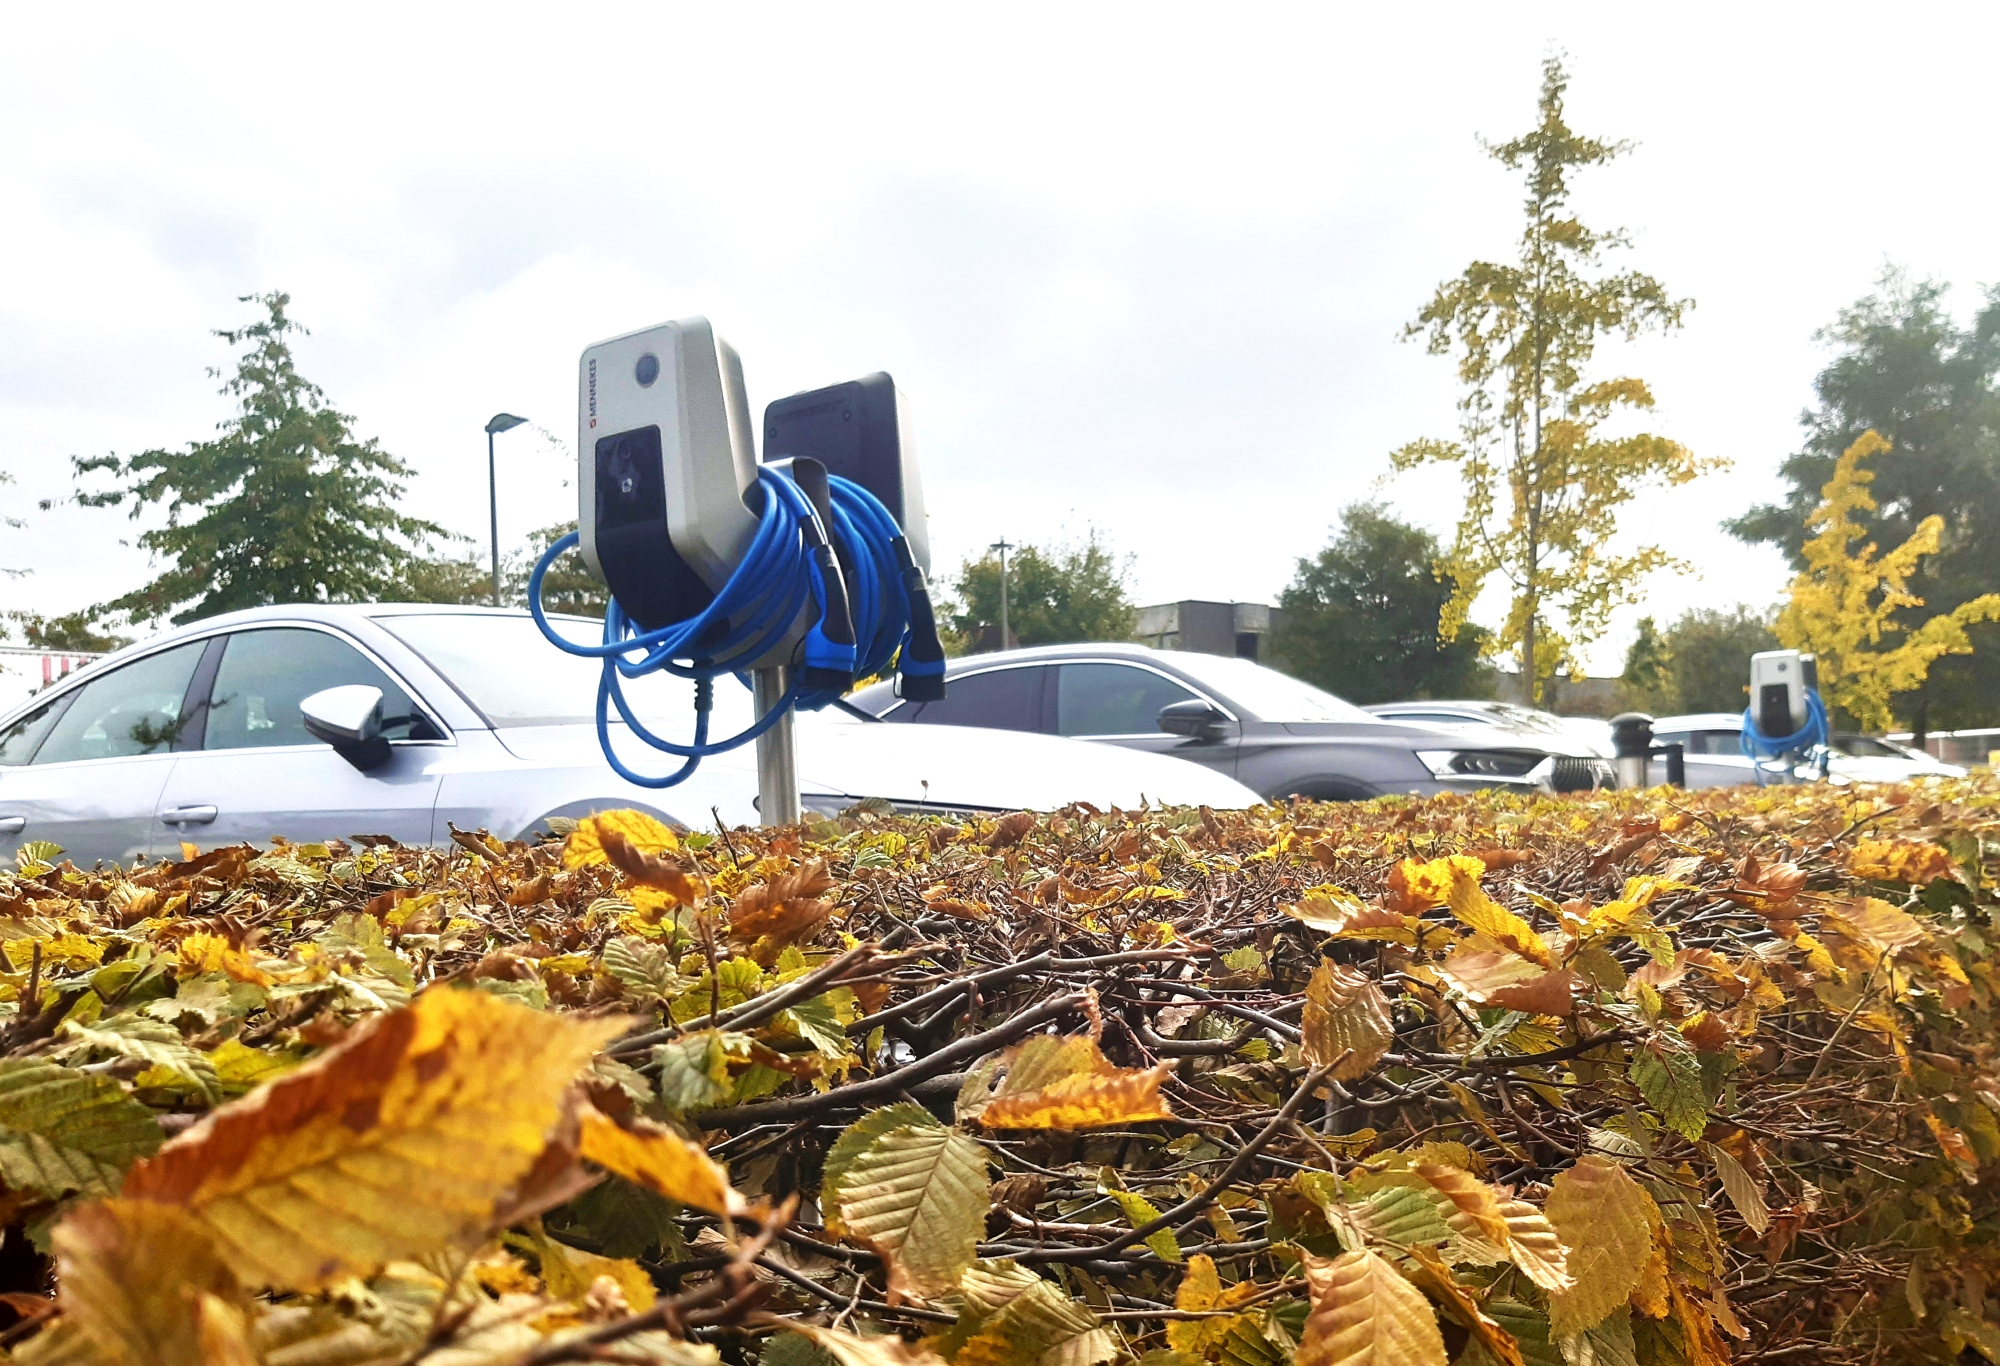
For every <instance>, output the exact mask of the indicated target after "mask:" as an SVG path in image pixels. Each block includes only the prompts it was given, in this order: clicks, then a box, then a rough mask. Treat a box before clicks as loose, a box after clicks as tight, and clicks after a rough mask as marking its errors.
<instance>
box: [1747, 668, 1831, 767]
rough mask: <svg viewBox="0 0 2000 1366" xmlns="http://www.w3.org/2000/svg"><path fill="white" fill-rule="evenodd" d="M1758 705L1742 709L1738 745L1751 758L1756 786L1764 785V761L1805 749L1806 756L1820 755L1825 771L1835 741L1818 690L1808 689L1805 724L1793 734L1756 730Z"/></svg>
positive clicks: (1824, 705)
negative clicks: (1741, 727) (1775, 734)
mask: <svg viewBox="0 0 2000 1366" xmlns="http://www.w3.org/2000/svg"><path fill="white" fill-rule="evenodd" d="M1755 712H1756V708H1754V707H1745V708H1744V709H1743V733H1742V735H1741V736H1740V737H1739V738H1738V741H1737V744H1738V747H1739V748H1740V749H1742V751H1743V754H1744V756H1745V757H1746V758H1748V759H1749V760H1750V771H1751V772H1752V773H1753V774H1755V775H1756V778H1757V786H1759V787H1763V786H1764V785H1765V778H1764V762H1765V761H1766V760H1769V759H1780V758H1783V757H1784V756H1785V755H1787V754H1794V753H1799V752H1803V753H1804V754H1805V755H1806V756H1807V757H1811V756H1813V755H1814V754H1817V755H1819V757H1820V763H1821V768H1822V771H1823V770H1824V768H1825V753H1826V749H1827V746H1828V744H1829V743H1830V742H1831V741H1832V738H1833V733H1832V729H1831V728H1830V727H1829V726H1828V724H1827V719H1826V704H1825V703H1824V702H1822V701H1820V700H1819V690H1818V689H1816V688H1807V689H1806V723H1805V725H1803V726H1801V727H1800V728H1799V729H1798V730H1796V731H1794V732H1792V734H1790V735H1778V736H1770V735H1766V734H1764V732H1763V731H1761V730H1758V729H1757V717H1756V715H1755Z"/></svg>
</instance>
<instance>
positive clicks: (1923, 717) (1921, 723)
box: [1910, 687, 1931, 749]
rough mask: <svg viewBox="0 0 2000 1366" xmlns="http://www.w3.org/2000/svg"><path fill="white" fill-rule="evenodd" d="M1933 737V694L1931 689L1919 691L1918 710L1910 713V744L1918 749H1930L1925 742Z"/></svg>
mask: <svg viewBox="0 0 2000 1366" xmlns="http://www.w3.org/2000/svg"><path fill="white" fill-rule="evenodd" d="M1930 736H1931V694H1930V689H1929V688H1927V687H1926V688H1920V689H1919V690H1918V691H1917V706H1916V710H1915V711H1913V712H1911V713H1910V743H1911V744H1912V745H1914V746H1916V748H1918V749H1928V748H1929V746H1928V745H1926V744H1925V743H1924V742H1925V741H1927V740H1929V739H1930Z"/></svg>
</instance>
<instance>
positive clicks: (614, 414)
mask: <svg viewBox="0 0 2000 1366" xmlns="http://www.w3.org/2000/svg"><path fill="white" fill-rule="evenodd" d="M577 400H578V401H577V472H578V509H577V512H578V518H577V520H578V530H577V531H576V532H574V533H571V534H570V535H568V536H565V537H563V538H562V539H561V540H558V541H557V542H556V543H555V544H554V545H553V546H551V547H550V548H549V550H548V551H547V553H545V554H544V555H543V556H542V558H541V560H540V561H539V562H538V563H537V564H536V566H535V568H534V571H533V572H532V574H531V575H530V577H529V604H528V605H529V609H530V611H531V612H532V613H533V615H534V618H535V621H536V622H537V624H538V625H539V626H540V627H541V629H542V632H543V634H544V635H545V636H546V637H547V638H548V639H549V640H550V642H551V643H553V644H554V645H556V646H557V647H558V648H560V649H563V650H565V651H567V652H569V653H571V654H577V655H584V656H587V657H591V658H596V659H599V660H600V661H601V662H602V673H601V675H600V682H599V685H598V696H597V708H596V720H597V731H598V742H599V744H600V746H601V747H602V749H603V751H604V756H605V758H606V760H607V761H608V762H609V763H610V765H611V767H612V769H613V770H614V771H616V772H617V773H618V774H619V775H620V776H621V777H623V778H625V779H627V780H628V781H630V782H633V783H636V784H638V785H640V786H644V787H651V788H664V787H671V786H673V785H675V784H677V783H680V782H683V781H685V780H686V779H687V777H688V776H689V775H690V774H691V773H693V771H694V769H695V767H696V766H697V765H698V764H699V763H700V762H701V760H702V759H703V758H706V757H709V756H711V755H714V754H718V753H722V752H724V751H727V750H730V749H734V748H736V747H738V746H740V745H743V744H747V743H751V742H753V741H754V742H755V744H756V746H757V773H758V807H757V809H758V814H759V816H760V818H761V819H762V821H763V822H764V823H765V824H771V825H781V824H790V823H792V822H795V821H797V820H798V819H799V817H800V815H801V803H800V798H799V783H798V763H797V757H796V742H795V737H794V735H793V730H792V720H791V713H792V711H793V710H794V709H795V708H798V707H804V708H806V709H808V710H813V709H817V708H819V707H824V706H826V705H828V704H829V703H831V702H833V701H835V700H836V699H838V698H839V697H840V695H841V694H842V693H843V692H845V691H847V689H848V688H850V687H852V686H853V683H854V681H855V679H856V678H857V677H870V676H874V675H878V674H883V673H886V672H888V671H889V670H891V669H892V668H893V669H894V670H895V671H896V672H897V673H898V675H899V680H900V682H899V690H900V691H902V692H903V693H904V695H906V696H913V697H925V696H929V697H942V696H943V695H944V694H943V689H944V656H943V650H942V649H941V648H940V646H939V643H938V639H937V630H936V624H935V621H934V618H933V613H932V609H931V605H930V599H929V590H928V586H927V584H926V581H925V578H924V574H925V571H926V569H927V568H928V564H929V551H928V542H927V539H926V536H925V532H924V528H923V522H924V512H923V502H922V493H921V487H920V485H919V483H918V481H917V472H916V466H915V463H914V460H913V458H912V457H911V456H910V455H909V454H908V453H907V452H906V451H905V450H904V448H903V446H902V441H901V430H902V422H901V398H900V395H899V394H897V392H896V390H895V387H894V384H893V383H892V382H891V381H890V380H889V377H888V376H887V375H885V374H883V375H871V376H869V377H867V378H866V379H864V380H860V381H855V382H853V383H851V384H849V385H836V386H833V388H832V389H829V390H820V391H814V392H813V393H811V394H805V395H794V396H793V398H792V399H787V400H780V401H779V402H778V403H776V404H773V405H771V408H770V409H767V411H766V414H765V417H766V431H767V444H766V453H767V456H768V457H769V459H768V460H767V463H765V464H764V465H761V466H760V465H758V464H757V462H756V459H755V451H754V446H753V434H752V429H751V426H750V420H749V405H748V402H747V399H746V397H745V390H744V385H743V371H742V363H741V361H740V360H739V359H738V358H737V355H736V353H735V351H734V350H733V349H732V348H731V347H730V346H729V345H728V343H726V342H724V341H723V340H721V339H720V338H719V337H717V336H716V334H715V332H714V330H713V329H712V328H711V327H710V326H709V324H708V322H707V321H706V320H705V319H702V318H689V319H683V320H681V321H678V322H672V323H663V324H661V325H659V326H657V327H653V328H648V329H646V330H644V331H640V332H633V333H628V334H626V335H625V336H622V337H614V338H612V339H610V340H608V341H604V342H599V343H597V344H596V345H594V346H591V347H588V348H586V349H585V351H584V353H583V358H582V362H581V364H580V366H579V373H578V395H577ZM786 405H789V406H788V407H787V406H786ZM781 409H782V412H781V413H780V416H781V418H782V417H783V416H784V415H785V414H789V415H790V417H791V419H792V420H790V421H788V422H787V421H782V420H781V421H779V423H778V426H779V427H780V428H782V429H783V430H784V432H785V434H786V439H785V440H784V441H783V442H781V443H779V446H780V447H782V449H781V448H777V447H773V446H772V445H771V443H770V442H769V440H768V434H769V432H770V431H771V430H773V427H772V423H773V413H774V412H780V410H781ZM857 418H858V419H859V420H857ZM892 507H893V508H894V509H895V510H894V511H893V512H892V511H891V508H892ZM906 528H907V529H906ZM578 548H580V549H581V551H582V553H583V556H584V560H585V562H586V564H588V565H589V567H590V568H591V570H592V571H593V572H595V573H596V574H597V576H598V577H600V578H601V579H603V580H604V582H605V584H606V586H607V587H609V588H610V590H611V599H612V600H611V603H610V605H609V606H608V608H607V609H606V612H605V617H604V634H603V639H602V641H601V643H599V644H596V645H583V644H580V643H578V642H575V641H571V640H568V639H566V638H564V637H563V636H561V635H559V634H558V633H557V632H556V631H555V630H554V628H553V627H551V626H550V625H549V623H548V620H547V618H546V616H545V615H544V612H543V609H542V604H541V588H542V582H543V579H544V577H545V575H546V574H547V572H548V569H549V567H550V565H552V564H553V563H554V562H555V560H556V558H557V557H558V556H560V555H562V554H565V553H567V552H568V551H569V550H571V549H578ZM656 672H665V673H667V674H670V675H673V676H677V677H682V678H688V679H691V680H693V682H694V684H695V723H694V736H693V739H692V741H691V742H686V743H683V742H678V741H673V740H669V739H667V738H665V737H663V736H659V735H655V734H654V733H652V732H651V731H650V730H648V729H647V728H646V727H645V726H644V725H643V724H642V723H641V722H640V720H639V718H638V717H637V716H636V715H634V714H633V712H632V709H631V707H630V706H629V705H628V704H627V702H626V700H625V696H624V691H623V687H622V680H624V679H629V678H639V677H643V676H646V675H648V674H652V673H656ZM725 673H733V674H735V675H736V676H737V677H738V678H739V679H740V680H745V681H747V682H748V684H749V686H750V688H751V691H752V693H753V695H754V697H755V703H756V711H757V719H756V721H755V722H754V723H753V724H752V725H751V726H749V727H748V728H746V729H745V730H743V731H742V732H740V733H739V734H737V735H734V736H730V737H728V738H726V739H720V740H711V739H710V738H709V736H708V720H709V713H710V711H711V708H712V699H713V687H714V683H715V680H716V679H717V677H718V676H719V675H722V674H725ZM746 675H747V678H746ZM614 710H615V711H616V713H617V717H618V719H619V721H620V722H622V723H623V725H624V726H625V727H626V728H627V730H628V732H629V733H630V734H631V735H632V736H634V737H635V738H637V739H639V740H640V741H642V742H644V743H645V744H647V745H649V746H651V747H652V748H654V749H657V750H660V751H662V752H664V753H667V754H673V755H677V756H680V757H681V758H682V759H683V760H684V762H683V763H682V765H681V767H680V768H679V769H678V770H677V771H675V772H673V773H670V774H666V775H664V776H649V775H644V774H640V773H638V772H635V771H634V770H633V769H631V768H630V767H628V766H627V765H626V764H625V763H624V761H623V760H622V759H621V758H620V757H619V755H618V754H617V752H616V750H615V749H614V748H613V745H612V741H611V732H610V719H611V713H612V712H613V711H614Z"/></svg>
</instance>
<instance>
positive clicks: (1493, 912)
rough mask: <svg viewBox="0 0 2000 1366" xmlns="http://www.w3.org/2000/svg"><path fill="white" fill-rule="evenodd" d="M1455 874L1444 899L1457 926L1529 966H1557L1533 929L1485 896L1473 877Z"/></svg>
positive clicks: (1476, 877) (1458, 871) (1546, 946)
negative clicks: (1489, 941) (1520, 958)
mask: <svg viewBox="0 0 2000 1366" xmlns="http://www.w3.org/2000/svg"><path fill="white" fill-rule="evenodd" d="M1474 861H1475V862H1476V860H1474ZM1455 874H1456V875H1455V876H1454V877H1453V878H1452V880H1451V886H1450V888H1449V889H1448V891H1447V893H1446V895H1447V898H1448V901H1449V904H1450V906H1451V913H1452V915H1453V916H1455V917H1457V919H1458V921H1459V923H1460V924H1462V925H1467V926H1470V927H1471V928H1472V929H1475V930H1477V931H1479V932H1480V933H1481V934H1483V935H1486V936H1487V937H1488V938H1490V939H1492V940H1493V941H1494V942H1495V943H1497V944H1499V945H1500V947H1502V948H1504V949H1506V950H1508V951H1509V952H1510V953H1518V954H1519V955H1521V957H1523V958H1525V959H1527V960H1528V961H1529V962H1531V963H1539V964H1541V965H1542V966H1543V967H1545V968H1552V967H1554V966H1555V965H1556V960H1555V957H1554V956H1553V955H1552V954H1550V952H1549V946H1548V945H1546V944H1544V943H1543V942H1542V937H1541V936H1540V935H1538V934H1536V933H1535V930H1534V927H1533V926H1531V925H1530V924H1528V922H1527V921H1525V920H1523V919H1521V917H1520V916H1518V915H1515V914H1514V913H1513V912H1512V911H1510V910H1508V909H1507V908H1506V907H1505V906H1502V905H1500V904H1499V903H1498V902H1496V901H1494V900H1493V898H1492V897H1490V896H1488V895H1486V889H1485V888H1483V887H1481V886H1480V885H1479V878H1478V876H1477V875H1476V874H1475V875H1471V876H1468V875H1467V874H1466V872H1465V871H1464V870H1463V869H1458V870H1455Z"/></svg>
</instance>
